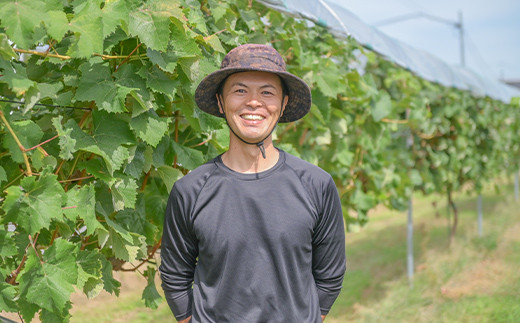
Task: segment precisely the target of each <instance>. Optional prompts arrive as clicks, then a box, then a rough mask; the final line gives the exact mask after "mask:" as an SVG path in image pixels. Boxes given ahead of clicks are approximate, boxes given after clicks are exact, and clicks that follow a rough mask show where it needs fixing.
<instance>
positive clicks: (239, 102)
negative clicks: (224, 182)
mask: <svg viewBox="0 0 520 323" xmlns="http://www.w3.org/2000/svg"><path fill="white" fill-rule="evenodd" d="M288 99H289V97H288V96H286V95H285V94H284V89H283V86H282V80H281V78H280V77H278V75H276V74H273V73H269V72H259V71H247V72H238V73H234V74H231V75H230V76H228V77H227V78H226V80H225V81H224V82H223V86H221V90H220V91H219V93H217V100H218V105H219V112H220V113H221V114H222V115H225V118H226V121H227V124H228V126H229V128H230V129H231V131H232V133H233V134H235V136H236V137H237V138H238V139H241V140H242V141H243V142H246V143H250V144H256V143H259V142H263V141H264V140H265V139H267V138H269V136H270V135H271V133H272V132H273V130H274V128H275V127H276V125H277V124H278V121H279V120H280V118H281V117H282V116H283V112H284V109H285V107H286V106H287V102H288Z"/></svg>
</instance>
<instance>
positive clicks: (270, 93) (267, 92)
mask: <svg viewBox="0 0 520 323" xmlns="http://www.w3.org/2000/svg"><path fill="white" fill-rule="evenodd" d="M262 94H263V95H273V92H270V91H263V92H262Z"/></svg>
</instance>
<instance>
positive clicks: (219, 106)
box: [215, 93, 224, 114]
mask: <svg viewBox="0 0 520 323" xmlns="http://www.w3.org/2000/svg"><path fill="white" fill-rule="evenodd" d="M215 96H216V97H217V103H218V111H219V112H220V114H224V107H223V106H222V102H220V100H221V99H222V97H221V96H220V95H219V94H218V93H216V94H215Z"/></svg>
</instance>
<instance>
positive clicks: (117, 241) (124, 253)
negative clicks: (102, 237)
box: [107, 228, 144, 262]
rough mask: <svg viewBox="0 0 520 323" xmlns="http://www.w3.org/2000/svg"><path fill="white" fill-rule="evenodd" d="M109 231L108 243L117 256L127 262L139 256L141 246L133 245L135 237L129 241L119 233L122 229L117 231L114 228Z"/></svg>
mask: <svg viewBox="0 0 520 323" xmlns="http://www.w3.org/2000/svg"><path fill="white" fill-rule="evenodd" d="M121 229H122V228H121ZM122 230H124V229H122ZM109 231H110V237H109V239H108V242H107V243H108V244H109V245H110V246H112V250H113V251H114V255H115V257H116V258H118V259H121V260H123V261H127V262H132V261H135V260H136V259H137V258H138V255H139V251H140V246H138V245H133V239H132V241H128V240H127V239H125V238H124V237H123V236H122V235H121V234H120V233H119V232H120V231H115V230H114V229H112V228H111V229H110V230H109ZM125 231H126V230H125ZM143 238H144V237H143Z"/></svg>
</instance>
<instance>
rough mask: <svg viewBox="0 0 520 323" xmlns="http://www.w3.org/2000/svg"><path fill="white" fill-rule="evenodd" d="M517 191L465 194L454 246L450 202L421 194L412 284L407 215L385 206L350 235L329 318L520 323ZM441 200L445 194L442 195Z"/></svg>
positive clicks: (458, 198) (460, 203)
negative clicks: (345, 265)
mask: <svg viewBox="0 0 520 323" xmlns="http://www.w3.org/2000/svg"><path fill="white" fill-rule="evenodd" d="M512 192H513V188H512V186H510V185H503V187H502V194H497V193H496V192H494V191H486V192H484V194H483V205H484V212H483V213H484V222H483V235H482V236H479V235H478V229H477V203H476V197H474V196H468V195H465V194H459V195H457V196H456V203H457V205H458V207H459V212H460V221H459V223H460V224H459V229H458V232H457V236H456V238H455V240H454V241H453V242H452V244H451V245H449V244H448V226H447V217H446V215H447V212H446V204H445V203H441V202H438V203H437V205H438V210H437V211H438V213H439V217H437V216H436V213H437V212H436V210H435V209H434V208H433V207H432V204H431V202H434V201H435V197H428V198H424V197H420V198H416V199H414V257H415V273H414V277H413V287H411V286H410V283H409V280H408V278H407V274H406V215H405V214H394V215H393V216H391V217H390V216H389V215H390V214H391V212H385V211H380V212H377V213H376V214H374V216H373V218H372V219H371V221H370V223H369V224H368V226H367V227H366V228H365V229H363V230H362V231H361V232H360V233H357V234H354V235H349V236H347V257H348V259H349V260H350V262H349V265H348V274H347V277H346V280H345V283H344V289H343V291H342V293H341V295H340V297H339V299H338V300H337V301H336V303H335V305H334V307H333V309H332V311H331V313H330V316H329V319H327V320H328V321H330V322H520V270H518V269H519V268H520V211H519V209H520V202H517V201H515V200H514V196H513V194H512ZM437 199H438V198H437Z"/></svg>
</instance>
